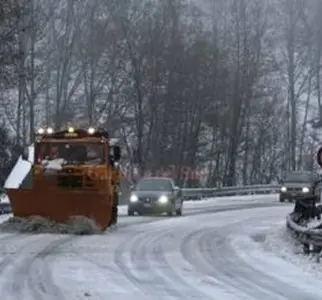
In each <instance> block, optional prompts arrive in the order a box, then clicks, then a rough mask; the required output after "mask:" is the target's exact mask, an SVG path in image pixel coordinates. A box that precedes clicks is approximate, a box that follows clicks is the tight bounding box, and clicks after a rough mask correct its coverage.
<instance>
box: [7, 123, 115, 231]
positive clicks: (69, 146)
mask: <svg viewBox="0 0 322 300" xmlns="http://www.w3.org/2000/svg"><path fill="white" fill-rule="evenodd" d="M31 157H32V154H31V153H28V150H26V151H25V152H24V154H23V155H22V159H23V160H25V161H29V162H30V163H31V164H32V168H31V172H30V179H31V184H30V187H28V188H26V187H20V188H18V189H6V191H7V194H8V196H9V200H10V204H11V207H12V212H13V215H14V216H16V217H22V218H28V217H32V216H42V217H45V218H48V219H50V220H53V221H56V222H60V223H66V222H68V221H69V220H70V219H71V218H72V217H74V216H83V217H88V218H91V219H92V220H94V221H95V223H96V225H97V226H98V227H100V228H101V230H105V229H106V228H107V227H109V226H110V225H113V224H115V223H116V222H117V205H118V186H119V183H120V176H121V173H120V169H119V166H118V162H119V160H120V158H121V151H120V147H119V146H117V145H116V144H114V145H113V143H112V140H110V139H109V136H108V133H107V132H105V131H102V130H95V129H94V128H89V129H88V130H83V129H74V128H72V127H70V128H68V130H65V131H59V132H54V131H53V130H52V129H51V128H48V129H47V130H44V129H41V130H39V131H38V133H37V134H36V137H35V143H34V154H33V158H31ZM30 160H32V161H30Z"/></svg>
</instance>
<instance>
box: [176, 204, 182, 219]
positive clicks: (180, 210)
mask: <svg viewBox="0 0 322 300" xmlns="http://www.w3.org/2000/svg"><path fill="white" fill-rule="evenodd" d="M176 215H177V216H182V202H181V204H180V208H179V209H177V210H176Z"/></svg>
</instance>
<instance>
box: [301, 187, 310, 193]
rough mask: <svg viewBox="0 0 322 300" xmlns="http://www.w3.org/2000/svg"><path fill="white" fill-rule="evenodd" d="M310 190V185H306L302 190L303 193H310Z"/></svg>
mask: <svg viewBox="0 0 322 300" xmlns="http://www.w3.org/2000/svg"><path fill="white" fill-rule="evenodd" d="M309 191H310V189H309V188H308V187H304V188H303V189H302V192H303V193H308V192H309Z"/></svg>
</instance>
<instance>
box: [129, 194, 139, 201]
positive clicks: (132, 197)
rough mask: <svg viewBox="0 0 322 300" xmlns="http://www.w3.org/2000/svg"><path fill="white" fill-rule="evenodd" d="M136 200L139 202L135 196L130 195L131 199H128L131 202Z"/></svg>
mask: <svg viewBox="0 0 322 300" xmlns="http://www.w3.org/2000/svg"><path fill="white" fill-rule="evenodd" d="M138 200H139V198H138V196H137V195H131V197H130V201H131V202H137V201H138Z"/></svg>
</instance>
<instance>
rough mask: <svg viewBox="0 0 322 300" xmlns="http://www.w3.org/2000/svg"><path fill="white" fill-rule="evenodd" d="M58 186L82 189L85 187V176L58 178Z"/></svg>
mask: <svg viewBox="0 0 322 300" xmlns="http://www.w3.org/2000/svg"><path fill="white" fill-rule="evenodd" d="M57 185H58V186H60V187H66V188H81V187H82V186H83V176H75V175H70V176H68V175H67V176H58V178H57Z"/></svg>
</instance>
